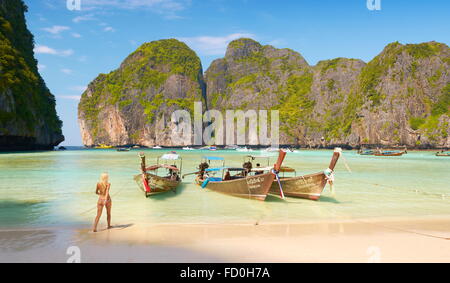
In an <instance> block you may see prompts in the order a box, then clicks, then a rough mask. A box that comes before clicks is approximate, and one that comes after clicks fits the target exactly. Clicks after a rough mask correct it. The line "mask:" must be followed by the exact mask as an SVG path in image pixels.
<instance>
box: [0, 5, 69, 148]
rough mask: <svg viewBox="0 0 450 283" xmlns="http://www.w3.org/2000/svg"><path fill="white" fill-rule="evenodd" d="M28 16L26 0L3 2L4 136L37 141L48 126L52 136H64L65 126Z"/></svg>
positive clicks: (0, 109) (0, 130) (0, 91)
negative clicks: (36, 52) (37, 54)
mask: <svg viewBox="0 0 450 283" xmlns="http://www.w3.org/2000/svg"><path fill="white" fill-rule="evenodd" d="M25 12H27V7H26V5H25V4H24V3H23V1H22V0H2V1H1V2H0V96H2V97H0V98H1V99H0V100H2V101H3V102H5V103H4V104H3V105H1V106H0V135H9V134H11V135H25V136H27V137H35V135H36V134H37V129H40V128H41V127H42V125H43V124H44V125H45V127H47V131H48V133H47V134H48V135H49V136H55V137H56V136H60V135H61V133H62V132H61V127H62V122H61V120H60V119H59V118H58V116H57V114H56V109H55V98H54V96H53V95H52V94H51V93H50V91H49V90H48V89H47V87H46V85H45V83H44V81H43V79H42V78H41V76H40V75H39V72H38V69H37V61H36V60H35V59H34V52H33V48H34V41H33V35H32V34H31V33H30V32H29V31H28V29H27V26H26V21H25V17H24V13H25ZM40 132H41V135H42V130H40ZM59 139H61V138H59ZM37 142H39V141H37ZM55 142H56V141H55Z"/></svg>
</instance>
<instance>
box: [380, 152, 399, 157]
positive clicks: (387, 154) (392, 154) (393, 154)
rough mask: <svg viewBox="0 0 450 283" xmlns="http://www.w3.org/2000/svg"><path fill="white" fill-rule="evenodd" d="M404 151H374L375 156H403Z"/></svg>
mask: <svg viewBox="0 0 450 283" xmlns="http://www.w3.org/2000/svg"><path fill="white" fill-rule="evenodd" d="M404 154H406V152H397V153H385V154H383V153H375V156H403V155H404Z"/></svg>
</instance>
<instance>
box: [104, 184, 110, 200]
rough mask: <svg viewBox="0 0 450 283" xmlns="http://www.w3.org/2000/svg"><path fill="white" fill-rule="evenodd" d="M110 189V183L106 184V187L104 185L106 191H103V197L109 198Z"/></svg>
mask: <svg viewBox="0 0 450 283" xmlns="http://www.w3.org/2000/svg"><path fill="white" fill-rule="evenodd" d="M110 189H111V184H108V187H106V192H105V198H106V199H107V200H108V199H109V190H110Z"/></svg>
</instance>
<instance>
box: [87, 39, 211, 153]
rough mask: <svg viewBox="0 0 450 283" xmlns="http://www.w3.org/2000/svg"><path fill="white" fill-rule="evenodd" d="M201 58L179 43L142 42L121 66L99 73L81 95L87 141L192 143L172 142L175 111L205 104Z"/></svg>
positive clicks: (144, 143)
mask: <svg viewBox="0 0 450 283" xmlns="http://www.w3.org/2000/svg"><path fill="white" fill-rule="evenodd" d="M205 95H206V93H205V86H204V81H203V71H202V65H201V62H200V59H199V58H198V56H197V55H196V54H195V52H194V51H192V50H191V49H190V48H189V47H188V46H187V45H186V44H184V43H182V42H179V41H177V40H175V39H169V40H160V41H154V42H150V43H146V44H143V45H142V46H141V47H139V48H138V49H137V50H136V51H135V52H133V53H132V54H131V55H130V56H128V58H126V59H125V61H124V62H123V63H122V64H121V65H120V67H119V68H118V69H117V70H115V71H113V72H111V73H109V74H101V75H99V76H98V77H97V78H96V79H95V80H94V81H93V82H92V83H90V84H89V86H88V89H87V90H86V92H84V93H83V95H82V97H81V101H80V104H79V107H78V117H79V124H80V128H81V135H82V140H83V143H84V144H85V145H86V146H94V145H98V144H111V145H131V144H139V145H144V146H154V145H165V146H182V145H190V144H191V143H192V141H189V140H186V141H184V142H183V143H181V144H176V143H174V141H172V133H173V131H175V128H176V125H174V124H173V123H171V115H172V113H173V112H174V111H175V110H180V109H183V110H188V111H190V113H193V106H194V102H195V101H203V102H204V103H203V104H204V105H206V104H205V102H206V101H205Z"/></svg>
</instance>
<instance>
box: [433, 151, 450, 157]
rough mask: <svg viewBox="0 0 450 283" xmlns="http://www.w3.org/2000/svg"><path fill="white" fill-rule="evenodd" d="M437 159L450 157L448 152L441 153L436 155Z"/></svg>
mask: <svg viewBox="0 0 450 283" xmlns="http://www.w3.org/2000/svg"><path fill="white" fill-rule="evenodd" d="M436 156H437V157H450V152H445V151H441V152H438V153H436Z"/></svg>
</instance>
